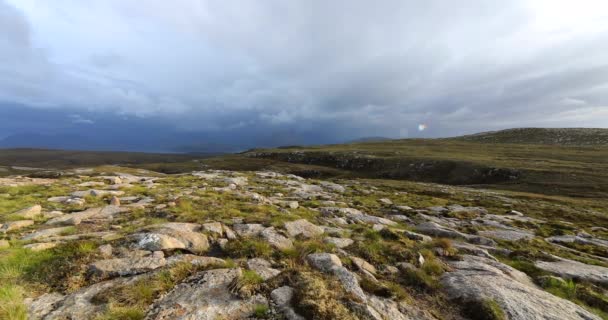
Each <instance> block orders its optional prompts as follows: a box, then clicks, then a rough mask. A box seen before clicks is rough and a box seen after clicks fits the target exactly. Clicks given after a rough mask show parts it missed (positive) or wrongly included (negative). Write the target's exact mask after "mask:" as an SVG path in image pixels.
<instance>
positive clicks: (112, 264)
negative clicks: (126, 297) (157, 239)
mask: <svg viewBox="0 0 608 320" xmlns="http://www.w3.org/2000/svg"><path fill="white" fill-rule="evenodd" d="M165 264H166V260H165V257H164V254H163V253H162V251H158V252H155V253H154V254H152V255H151V256H147V257H130V258H117V259H107V260H100V261H97V262H94V263H92V264H90V265H89V268H88V274H89V276H90V277H93V278H95V279H106V278H112V277H124V276H130V275H135V274H140V273H145V272H149V271H152V270H155V269H158V268H160V267H163V266H164V265H165Z"/></svg>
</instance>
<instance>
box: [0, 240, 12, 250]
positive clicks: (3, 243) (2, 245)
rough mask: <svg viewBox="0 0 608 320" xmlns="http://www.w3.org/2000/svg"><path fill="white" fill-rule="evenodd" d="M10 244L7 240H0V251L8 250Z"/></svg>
mask: <svg viewBox="0 0 608 320" xmlns="http://www.w3.org/2000/svg"><path fill="white" fill-rule="evenodd" d="M10 246H11V244H10V243H9V242H8V240H0V249H6V248H10Z"/></svg>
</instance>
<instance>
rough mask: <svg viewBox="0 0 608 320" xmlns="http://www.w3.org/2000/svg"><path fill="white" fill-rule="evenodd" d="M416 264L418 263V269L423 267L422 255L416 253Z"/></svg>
mask: <svg viewBox="0 0 608 320" xmlns="http://www.w3.org/2000/svg"><path fill="white" fill-rule="evenodd" d="M416 262H417V263H418V267H422V266H423V265H424V262H425V260H424V257H423V256H422V254H420V253H418V259H417V260H416Z"/></svg>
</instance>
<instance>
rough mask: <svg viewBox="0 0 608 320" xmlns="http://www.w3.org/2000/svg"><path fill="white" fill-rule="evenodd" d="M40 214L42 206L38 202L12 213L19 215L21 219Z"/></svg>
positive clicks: (31, 217)
mask: <svg viewBox="0 0 608 320" xmlns="http://www.w3.org/2000/svg"><path fill="white" fill-rule="evenodd" d="M41 214H42V207H41V206H40V205H38V204H37V205H35V206H31V207H28V208H24V209H21V210H19V211H17V212H14V213H13V215H14V216H17V217H21V218H23V219H33V218H35V217H37V216H39V215H41Z"/></svg>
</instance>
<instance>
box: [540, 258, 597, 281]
mask: <svg viewBox="0 0 608 320" xmlns="http://www.w3.org/2000/svg"><path fill="white" fill-rule="evenodd" d="M554 258H556V259H557V261H537V262H536V263H535V264H534V265H535V266H536V267H537V268H539V269H542V270H545V271H547V272H551V273H554V274H557V275H559V276H560V277H562V278H565V279H575V280H582V281H588V282H593V283H597V284H601V285H607V284H608V268H605V267H601V266H594V265H589V264H584V263H582V262H578V261H573V260H568V259H563V258H558V257H554Z"/></svg>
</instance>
